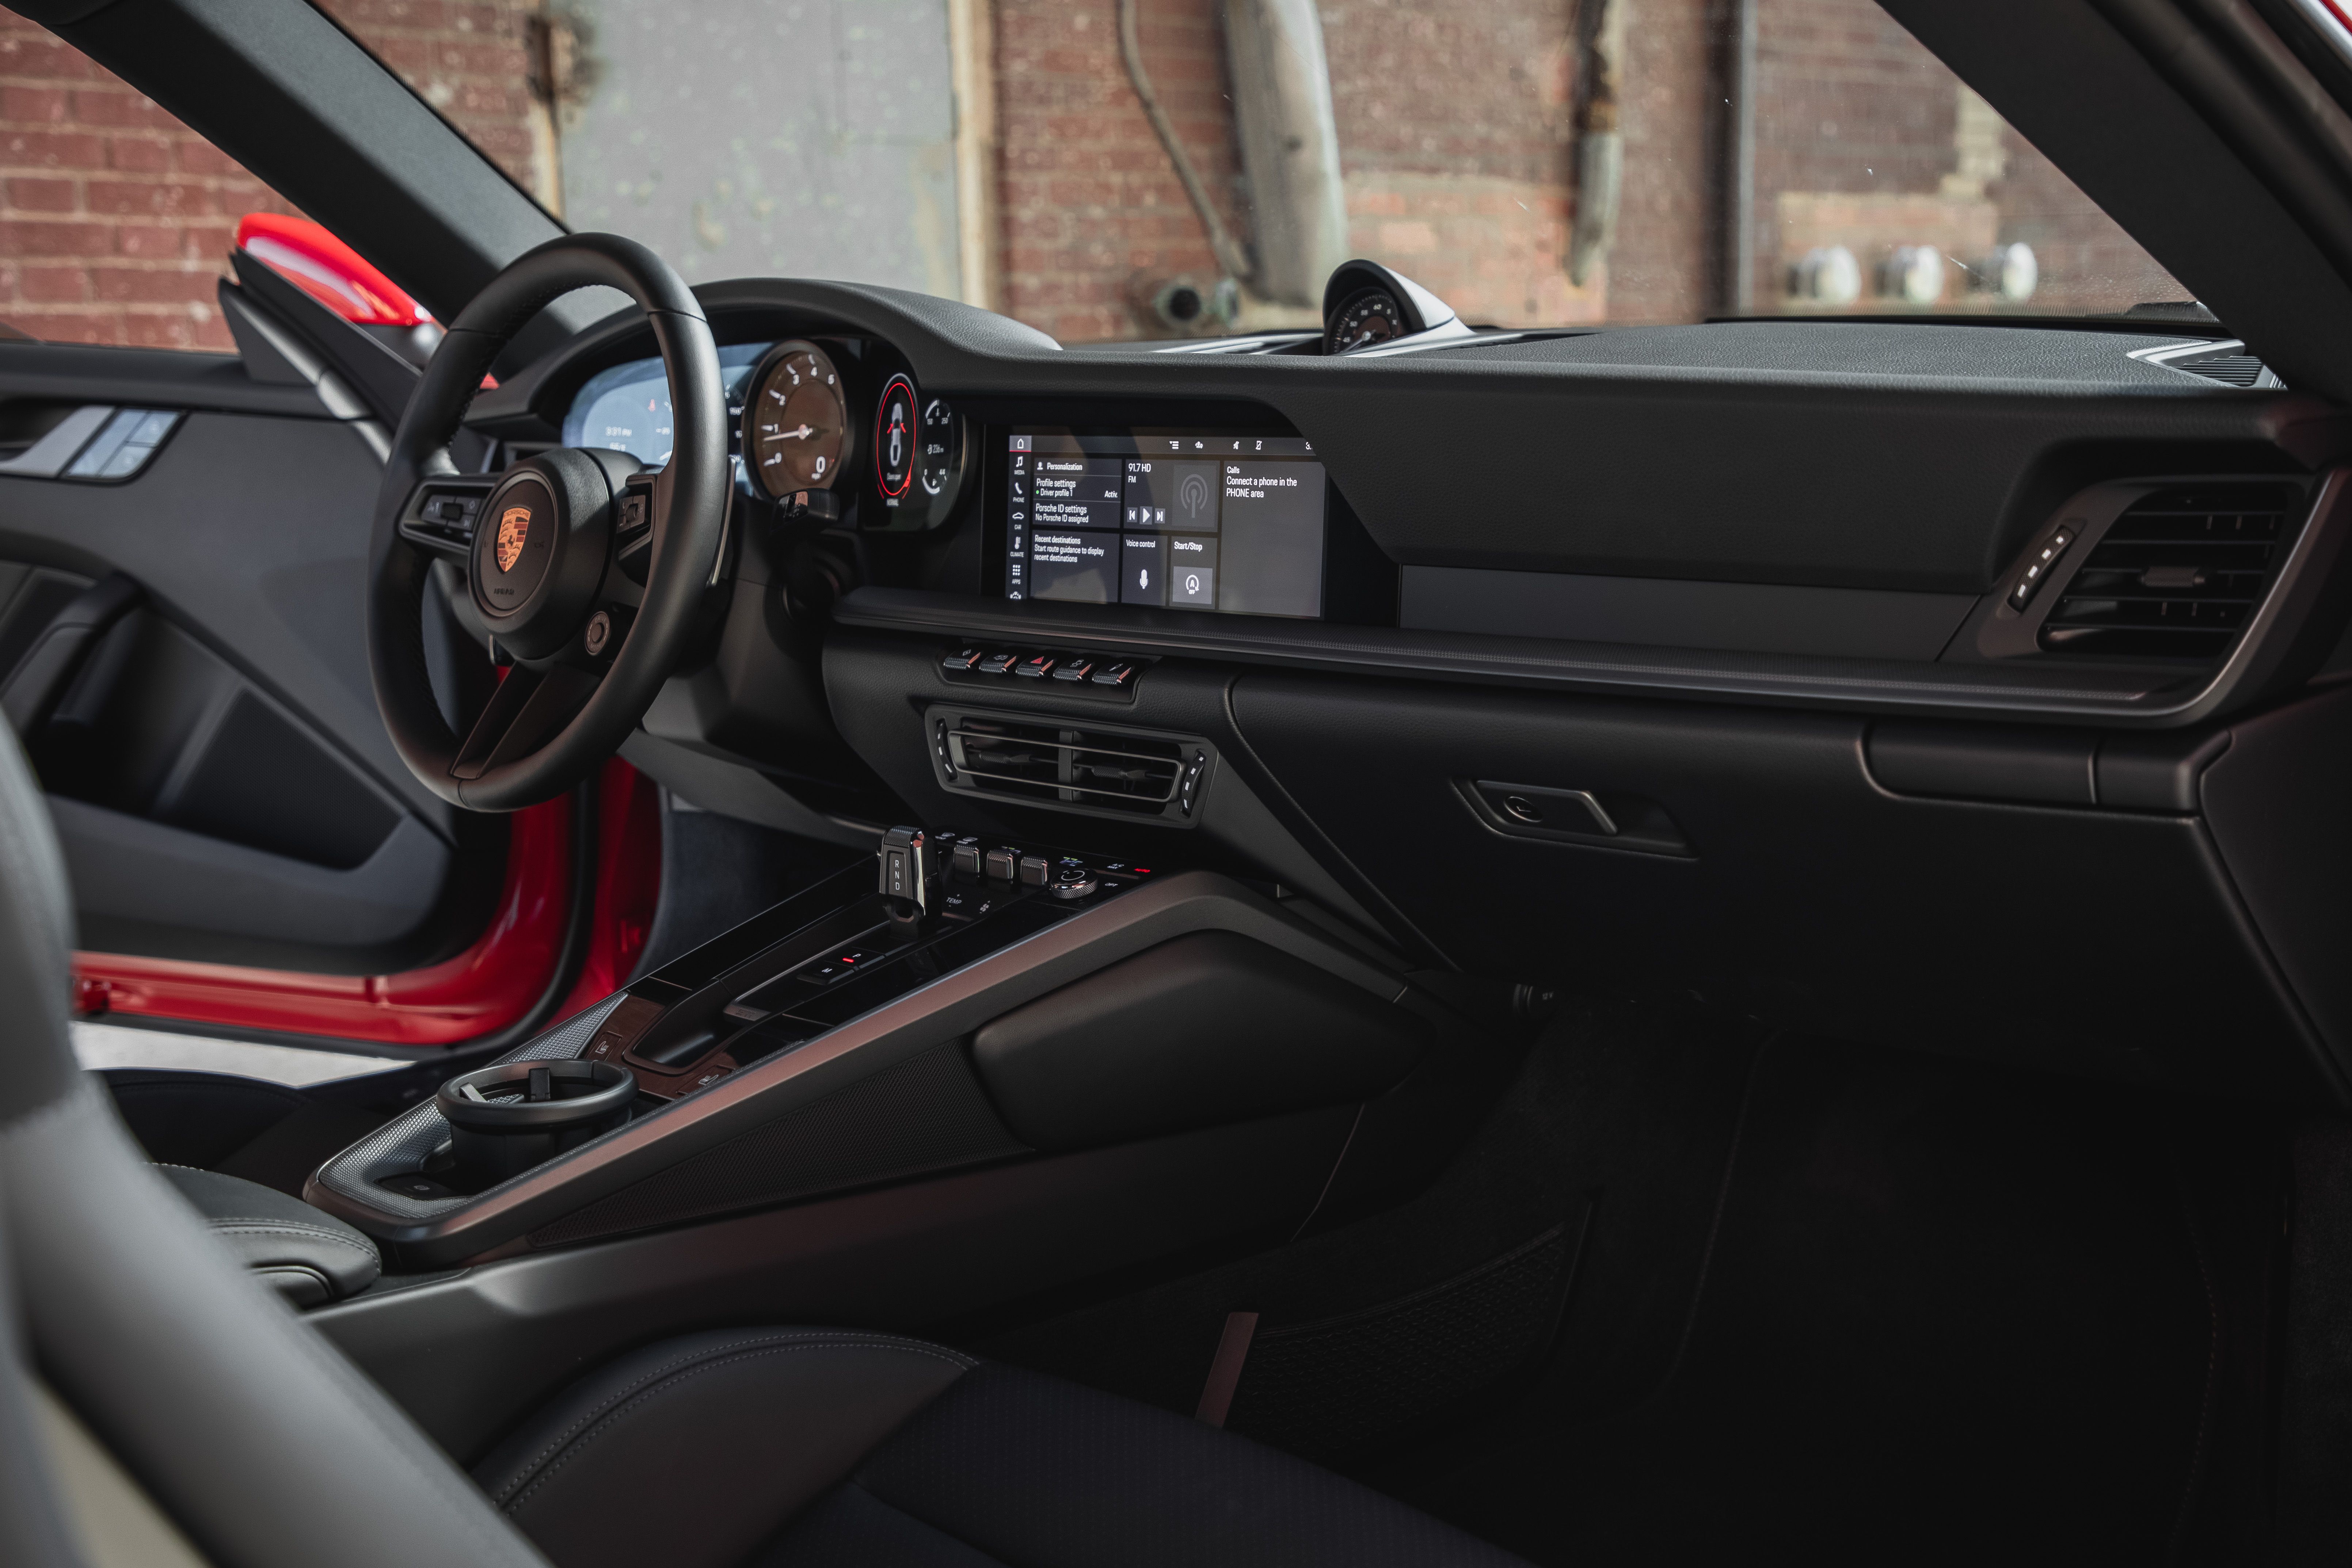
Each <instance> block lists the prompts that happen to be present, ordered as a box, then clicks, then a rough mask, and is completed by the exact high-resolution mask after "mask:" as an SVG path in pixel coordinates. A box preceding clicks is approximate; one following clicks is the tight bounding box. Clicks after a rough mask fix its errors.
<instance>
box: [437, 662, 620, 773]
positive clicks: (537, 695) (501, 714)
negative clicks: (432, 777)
mask: <svg viewBox="0 0 2352 1568" xmlns="http://www.w3.org/2000/svg"><path fill="white" fill-rule="evenodd" d="M596 686H597V679H596V676H595V675H594V674H593V672H591V671H589V670H585V669H582V668H578V667H577V666H574V665H572V664H569V663H566V662H562V661H558V662H556V663H553V664H550V665H548V666H547V667H545V668H541V669H533V668H530V667H529V666H528V665H520V664H518V665H515V666H512V667H511V668H509V669H508V670H507V675H506V679H504V680H501V681H499V689H498V690H497V691H496V692H495V693H493V694H492V696H491V698H490V700H489V705H488V707H486V708H484V709H483V710H482V716H481V717H480V718H479V719H477V720H475V721H474V728H473V729H472V731H469V732H468V733H467V736H466V741H465V743H464V744H463V745H461V746H459V747H458V748H457V760H456V761H454V762H452V763H450V764H449V776H450V777H452V778H459V779H478V778H480V777H481V776H482V775H483V774H484V773H488V772H489V771H490V770H491V769H492V768H497V767H503V766H505V765H506V764H507V763H511V762H514V761H516V760H517V759H518V758H521V757H527V756H530V754H531V753H532V752H536V751H538V750H539V749H540V748H541V746H544V745H546V744H547V742H550V741H551V740H553V739H554V738H555V737H556V736H558V735H560V734H562V732H563V727H564V726H565V725H567V724H569V723H571V722H572V720H573V719H574V718H575V717H577V716H578V714H579V712H580V710H582V709H583V708H585V707H587V706H588V700H589V699H590V698H591V697H593V696H595V695H596Z"/></svg>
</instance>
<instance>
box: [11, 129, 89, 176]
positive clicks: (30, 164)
mask: <svg viewBox="0 0 2352 1568" xmlns="http://www.w3.org/2000/svg"><path fill="white" fill-rule="evenodd" d="M0 161H5V162H6V163H8V164H10V165H11V166H13V167H16V168H42V169H102V168H104V167H105V166H106V139H105V138H104V137H101V136H94V135H91V134H90V133H89V132H81V131H10V132H0Z"/></svg>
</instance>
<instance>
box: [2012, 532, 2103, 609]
mask: <svg viewBox="0 0 2352 1568" xmlns="http://www.w3.org/2000/svg"><path fill="white" fill-rule="evenodd" d="M2072 543H2074V529H2072V528H2071V527H2070V528H2062V529H2060V530H2059V531H2057V532H2055V533H2053V534H2052V535H2051V536H2050V537H2049V538H2048V539H2047V540H2045V541H2043V542H2042V548H2041V549H2040V550H2039V551H2037V552H2035V553H2034V557H2033V559H2032V560H2031V561H2029V562H2027V563H2025V573H2024V575H2022V576H2021V577H2019V578H2018V580H2017V586H2016V587H2014V588H2011V590H2010V591H2009V606H2010V608H2011V609H2013V610H2021V609H2023V608H2025V606H2026V605H2029V604H2031V603H2032V602H2033V595H2034V591H2035V590H2036V589H2038V588H2040V587H2041V586H2042V579H2043V578H2045V577H2047V576H2049V575H2050V569H2051V568H2052V567H2053V566H2055V565H2056V564H2057V563H2058V557H2060V556H2061V555H2063V554H2064V553H2065V552H2066V547H2067V546H2068V545H2070V544H2072ZM2094 553H2095V552H2094Z"/></svg>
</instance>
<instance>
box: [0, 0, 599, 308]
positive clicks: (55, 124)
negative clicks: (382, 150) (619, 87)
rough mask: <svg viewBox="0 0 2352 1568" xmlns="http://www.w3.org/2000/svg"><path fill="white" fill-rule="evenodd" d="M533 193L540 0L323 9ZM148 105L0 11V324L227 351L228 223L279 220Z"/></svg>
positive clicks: (371, 1) (543, 182)
mask: <svg viewBox="0 0 2352 1568" xmlns="http://www.w3.org/2000/svg"><path fill="white" fill-rule="evenodd" d="M326 8H327V9H328V10H329V11H330V12H331V13H332V14H334V15H336V16H339V17H340V18H341V20H342V21H343V22H344V25H345V26H348V27H349V28H350V29H351V30H352V34H353V35H354V36H355V37H358V38H360V40H361V41H362V42H363V43H365V44H367V45H368V46H369V47H372V48H373V49H375V50H376V52H377V53H378V54H380V55H381V56H382V57H383V58H384V59H385V61H386V62H387V63H389V64H391V65H392V66H394V68H396V69H398V70H399V71H400V72H401V74H402V75H403V76H404V78H405V79H408V80H409V81H410V83H411V84H412V85H413V86H415V87H416V88H417V89H418V90H419V91H420V92H421V93H422V94H423V95H424V96H425V98H426V99H427V100H429V101H431V102H433V103H434V104H435V106H436V108H438V109H439V110H441V112H442V113H443V114H445V115H446V116H447V117H448V118H449V119H450V120H451V121H453V122H454V123H456V124H457V126H458V128H459V129H460V130H462V131H464V132H466V133H467V135H469V136H471V137H473V138H474V140H475V142H476V143H477V145H479V146H482V147H483V148H484V149H485V151H488V152H489V153H491V154H492V155H493V156H494V157H496V158H497V159H498V160H499V163H500V164H501V165H502V166H503V167H504V168H506V169H507V171H508V172H509V174H512V175H513V176H514V177H515V178H516V179H517V180H518V181H519V182H520V183H521V184H524V185H525V186H526V187H527V188H530V189H533V190H541V189H547V188H551V184H552V176H553V173H554V169H553V162H552V146H551V142H549V141H548V139H547V138H546V137H545V135H544V134H543V133H542V132H538V131H537V130H536V126H537V124H539V123H542V122H543V121H544V116H543V115H541V114H539V113H538V112H537V106H536V104H535V103H534V102H533V100H532V99H531V96H530V53H529V50H528V47H527V43H528V37H527V32H526V27H527V24H528V19H529V15H530V12H532V11H533V10H535V9H536V0H494V3H486V4H477V5H464V4H457V3H451V0H328V4H327V6H326ZM291 210H292V209H291V208H290V207H289V205H287V204H286V203H285V202H284V201H283V200H282V199H280V198H279V197H278V195H277V194H276V193H275V192H273V191H271V190H269V189H268V187H267V186H265V185H264V184H262V183H261V182H260V181H258V180H257V179H255V178H254V177H253V176H252V175H251V174H248V173H247V172H246V171H245V169H243V168H242V167H240V166H239V165H238V164H237V163H235V162H234V161H233V160H231V159H229V158H227V157H225V156H224V155H222V154H221V153H218V152H216V151H215V149H214V148H213V147H212V146H211V145H210V144H209V143H208V142H205V140H204V138H202V137H200V136H198V135H196V134H195V133H194V132H192V131H190V130H189V129H188V128H187V127H186V126H184V125H183V124H181V123H180V122H179V121H177V120H175V119H173V117H172V116H171V115H169V114H166V113H165V112H164V111H163V110H161V109H159V108H157V107H156V105H155V104H154V102H153V101H152V100H150V99H148V98H146V97H144V96H143V95H142V94H140V93H138V92H136V91H134V90H132V89H131V88H129V87H127V86H125V85H124V84H123V83H122V81H121V79H118V78H116V77H115V76H113V75H112V74H110V73H109V72H107V71H105V70H103V69H101V68H99V67H98V66H97V65H95V64H93V63H92V62H91V61H90V60H89V59H88V58H85V57H84V56H83V55H82V54H81V53H80V52H79V51H78V50H76V49H74V48H73V47H70V46H68V45H67V44H65V43H64V42H62V41H60V40H59V39H58V38H57V37H54V36H52V35H51V34H49V33H48V32H47V31H46V30H44V29H43V28H41V27H39V26H35V25H34V24H33V23H30V22H27V21H25V20H24V19H22V18H21V17H18V16H15V15H13V14H10V13H5V12H0V321H5V322H7V323H8V324H10V325H12V326H15V327H16V328H18V329H19V330H21V331H26V332H29V333H31V334H32V335H33V336H35V337H38V338H47V339H51V340H56V341H60V342H89V343H130V344H141V345H150V346H159V347H170V348H213V349H225V348H227V347H229V346H231V345H230V340H229V335H228V328H227V326H226V323H224V322H223V321H221V319H220V311H219V308H218V307H217V306H216V305H215V303H214V279H215V278H217V277H219V276H220V275H221V274H222V273H223V272H224V271H225V270H226V261H227V255H228V250H229V245H230V240H231V237H232V235H233V234H234V232H235V230H236V220H237V219H238V218H239V217H240V216H243V215H245V214H246V213H248V212H255V211H270V212H289V211H291Z"/></svg>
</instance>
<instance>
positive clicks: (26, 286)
mask: <svg viewBox="0 0 2352 1568" xmlns="http://www.w3.org/2000/svg"><path fill="white" fill-rule="evenodd" d="M15 271H16V279H15V285H16V287H15V292H16V298H18V299H20V300H29V301H31V302H32V303H34V304H37V305H79V304H80V303H82V302H83V301H84V300H88V299H89V273H88V272H86V271H84V270H83V269H82V268H79V267H37V266H26V267H20V268H15Z"/></svg>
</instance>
